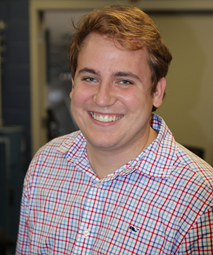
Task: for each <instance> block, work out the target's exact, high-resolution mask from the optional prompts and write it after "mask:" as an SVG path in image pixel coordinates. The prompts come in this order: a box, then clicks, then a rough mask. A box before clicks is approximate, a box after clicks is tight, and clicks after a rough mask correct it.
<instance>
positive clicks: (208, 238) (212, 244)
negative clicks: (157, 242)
mask: <svg viewBox="0 0 213 255" xmlns="http://www.w3.org/2000/svg"><path fill="white" fill-rule="evenodd" d="M177 254H196V255H199V254H202V255H204V254H213V207H210V209H208V210H207V211H206V212H205V213H204V214H203V215H202V216H200V217H199V218H198V219H197V221H196V222H195V223H194V224H193V226H192V227H191V229H190V230H189V232H188V233H187V235H186V237H185V238H184V239H183V241H182V243H181V246H180V247H179V249H178V252H177Z"/></svg>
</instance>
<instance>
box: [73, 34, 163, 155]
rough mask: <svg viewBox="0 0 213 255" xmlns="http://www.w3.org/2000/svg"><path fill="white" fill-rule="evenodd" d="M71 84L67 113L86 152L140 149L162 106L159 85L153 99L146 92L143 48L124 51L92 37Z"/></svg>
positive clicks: (147, 78) (147, 74)
mask: <svg viewBox="0 0 213 255" xmlns="http://www.w3.org/2000/svg"><path fill="white" fill-rule="evenodd" d="M72 82H73V89H72V91H71V93H70V97H71V99H72V100H71V110H72V114H73V117H74V119H75V121H76V123H77V125H78V127H79V128H80V130H81V131H82V133H83V134H84V136H85V138H86V139H87V147H88V148H93V149H98V150H105V151H106V150H107V151H116V150H118V151H120V152H122V151H125V150H127V149H128V150H131V149H135V148H138V149H139V151H140V150H142V148H143V145H144V144H145V142H146V141H147V139H148V136H149V131H150V123H149V122H150V117H151V111H152V106H153V105H155V106H156V107H159V106H160V104H161V101H162V95H161V94H162V91H160V92H159V93H158V87H160V89H161V87H162V86H160V85H159V86H157V92H156V93H154V94H153V95H151V92H150V91H151V72H150V68H149V66H148V63H147V52H146V50H145V49H144V50H139V51H130V50H126V49H124V48H123V47H121V46H120V45H119V44H118V42H116V41H114V40H110V39H107V37H106V36H102V35H98V34H95V33H92V34H90V35H89V36H88V37H87V38H86V40H85V42H84V45H83V47H82V49H81V51H80V53H79V57H78V65H77V70H76V74H75V77H74V80H73V81H72ZM162 89H163V90H164V88H162ZM160 93H161V94H160Z"/></svg>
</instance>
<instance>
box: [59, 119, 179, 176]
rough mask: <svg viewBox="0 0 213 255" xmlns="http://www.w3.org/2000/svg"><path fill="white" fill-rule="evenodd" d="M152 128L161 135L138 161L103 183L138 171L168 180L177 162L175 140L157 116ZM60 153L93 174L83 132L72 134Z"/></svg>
mask: <svg viewBox="0 0 213 255" xmlns="http://www.w3.org/2000/svg"><path fill="white" fill-rule="evenodd" d="M151 126H152V128H153V129H154V130H156V131H157V132H158V136H157V138H156V139H155V140H154V141H153V142H152V143H151V144H150V145H149V146H148V147H147V148H146V149H145V150H144V151H143V152H142V153H141V154H140V155H138V156H137V157H136V158H135V159H133V160H131V161H130V162H128V163H127V164H126V165H124V166H122V167H121V168H119V169H117V170H116V171H115V172H114V173H111V174H109V175H108V176H106V177H105V178H103V180H109V179H114V178H116V177H117V176H118V175H123V176H124V175H127V174H130V173H132V172H133V171H135V170H136V169H138V170H139V171H142V172H143V173H144V174H146V175H149V176H152V177H156V178H168V177H169V176H170V174H171V172H172V168H173V164H174V162H175V161H176V159H177V156H176V153H175V148H176V143H175V141H174V137H173V135H172V133H171V131H170V130H169V128H168V127H167V125H166V124H165V122H164V120H163V119H162V118H161V117H159V116H158V115H156V114H154V115H153V117H152V120H151ZM58 151H59V152H61V153H63V154H66V158H67V160H68V161H70V162H72V163H74V164H75V165H78V166H79V167H81V168H82V169H84V170H85V171H89V172H90V174H91V167H90V163H89V159H88V156H87V151H86V139H85V137H84V136H83V134H82V133H81V132H80V131H77V132H75V133H72V134H70V135H68V136H67V137H66V139H64V140H63V142H62V143H61V144H60V146H59V147H58Z"/></svg>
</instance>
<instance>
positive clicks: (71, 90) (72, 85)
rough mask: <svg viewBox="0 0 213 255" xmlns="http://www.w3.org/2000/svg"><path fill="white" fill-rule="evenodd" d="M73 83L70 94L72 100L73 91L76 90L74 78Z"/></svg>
mask: <svg viewBox="0 0 213 255" xmlns="http://www.w3.org/2000/svg"><path fill="white" fill-rule="evenodd" d="M71 81H72V89H71V92H70V99H72V94H73V89H74V80H73V78H72V79H71Z"/></svg>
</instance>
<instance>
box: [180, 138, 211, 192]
mask: <svg viewBox="0 0 213 255" xmlns="http://www.w3.org/2000/svg"><path fill="white" fill-rule="evenodd" d="M176 145H177V146H176V152H177V159H178V160H177V161H176V163H175V165H176V166H177V167H178V168H182V169H183V170H186V171H188V172H190V173H191V175H193V176H196V177H197V178H198V177H199V179H200V180H202V181H207V182H208V183H209V184H210V185H211V187H212V188H213V168H212V166H210V165H209V164H208V163H207V162H206V161H204V160H203V159H201V158H200V157H198V156H197V155H195V154H194V153H192V152H191V151H189V150H188V149H187V148H185V147H184V146H182V145H180V144H179V143H177V142H176Z"/></svg>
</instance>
